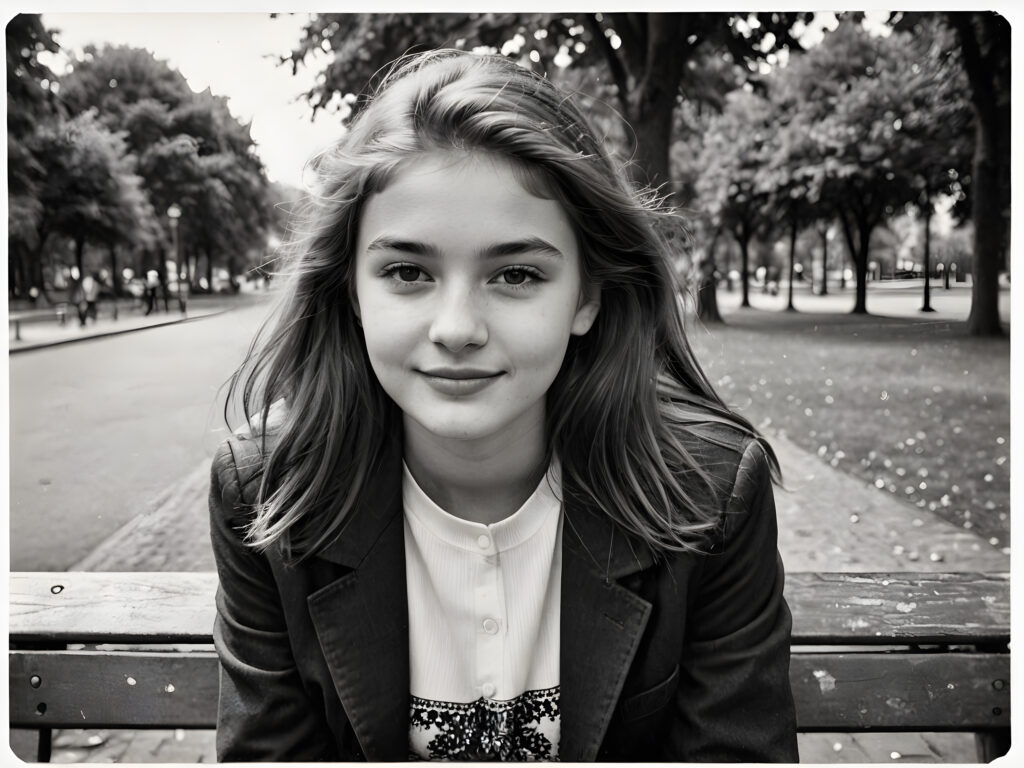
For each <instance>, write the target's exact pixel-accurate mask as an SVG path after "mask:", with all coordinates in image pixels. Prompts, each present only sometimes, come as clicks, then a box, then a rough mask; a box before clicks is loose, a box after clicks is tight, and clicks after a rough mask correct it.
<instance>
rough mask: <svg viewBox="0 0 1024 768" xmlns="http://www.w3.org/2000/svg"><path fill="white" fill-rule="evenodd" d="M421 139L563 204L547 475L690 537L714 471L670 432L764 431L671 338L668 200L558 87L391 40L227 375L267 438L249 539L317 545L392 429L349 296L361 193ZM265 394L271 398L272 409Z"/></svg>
mask: <svg viewBox="0 0 1024 768" xmlns="http://www.w3.org/2000/svg"><path fill="white" fill-rule="evenodd" d="M431 150H434V151H436V150H449V151H460V152H487V153H492V154H496V155H499V156H501V157H503V158H505V159H506V160H507V161H509V162H511V163H512V165H513V167H514V168H515V169H516V170H517V171H518V172H519V173H518V175H519V178H520V180H521V182H522V183H523V185H524V187H525V188H526V189H527V190H528V191H530V192H531V193H533V194H536V195H538V196H541V197H546V198H549V199H554V200H556V201H558V202H559V203H560V204H561V205H562V206H563V208H564V209H565V211H566V213H567V215H568V216H569V218H570V221H571V223H572V225H573V227H574V229H575V233H576V236H577V238H578V241H579V252H580V254H581V261H582V270H583V273H584V274H583V279H584V281H585V282H589V283H591V284H594V285H598V286H600V299H601V309H600V312H599V313H598V316H597V319H596V321H595V323H594V325H593V326H592V327H591V329H590V331H589V332H588V333H587V334H585V335H583V336H574V337H572V338H571V340H570V343H569V347H568V350H567V352H566V356H565V360H564V362H563V365H562V368H561V370H560V372H559V374H558V376H557V377H556V379H555V381H554V383H553V384H552V386H551V389H550V390H549V392H548V407H547V414H548V423H547V429H548V434H549V451H551V452H553V453H555V454H557V455H558V457H559V459H560V461H561V466H562V487H563V493H564V494H565V495H566V497H567V498H571V499H572V500H573V501H574V502H576V503H579V504H583V505H586V506H587V507H589V508H590V509H593V510H597V511H599V512H600V513H603V514H605V515H607V516H608V517H609V518H611V519H612V520H613V521H614V522H615V523H616V524H617V526H618V527H619V528H620V529H621V530H622V531H623V532H624V533H625V534H626V535H627V536H629V537H632V539H633V540H635V541H637V542H639V543H641V544H646V545H647V546H649V547H650V548H652V549H653V550H654V552H655V553H664V552H666V551H679V550H700V549H701V548H702V546H703V544H704V543H705V542H706V537H707V535H708V534H709V533H710V532H711V530H712V529H713V528H714V527H715V525H716V523H717V521H718V518H719V510H718V504H715V503H709V501H708V499H709V498H714V497H715V495H716V494H718V493H721V492H727V491H728V489H727V488H715V487H714V485H713V479H712V477H711V476H710V475H709V474H708V473H707V472H706V471H705V470H704V469H703V468H702V466H701V464H700V462H699V461H698V460H696V459H695V458H694V457H693V456H692V455H691V454H690V453H689V452H688V450H687V448H686V447H685V443H688V442H689V444H690V445H692V444H693V443H692V441H687V439H686V437H687V435H686V433H687V432H688V431H690V430H692V429H694V425H696V424H698V423H705V422H708V421H714V422H720V423H724V424H727V425H731V427H733V428H734V429H735V430H738V431H739V432H740V433H743V434H746V435H749V436H751V437H753V438H754V439H757V440H761V441H762V442H763V439H762V438H761V437H760V435H758V433H757V431H756V430H755V429H754V427H753V426H752V425H751V424H750V423H749V422H748V421H747V420H746V419H744V418H743V417H741V416H740V415H738V414H736V413H734V412H733V411H731V410H730V409H729V408H728V407H727V406H726V405H725V403H723V402H722V400H721V399H720V398H719V397H718V395H717V394H716V393H715V391H714V389H713V388H712V386H711V384H710V382H709V381H708V379H707V377H706V376H705V374H704V373H703V371H702V370H701V368H700V365H699V364H698V362H697V360H696V359H695V357H694V355H693V352H692V351H691V349H690V346H689V344H688V343H687V340H686V334H685V333H684V328H683V323H682V317H681V311H680V295H681V290H680V286H679V285H678V284H677V279H676V273H675V270H674V269H673V267H672V266H671V259H670V254H671V247H675V248H678V247H681V244H680V243H679V242H678V241H676V242H675V243H674V244H672V243H671V240H670V236H671V233H673V232H675V231H680V232H681V231H682V230H681V229H680V228H679V227H678V225H677V222H678V219H677V218H676V217H675V215H674V213H673V212H672V211H671V210H669V209H667V208H665V207H664V206H663V205H662V202H661V201H660V200H659V198H658V197H657V196H656V195H655V194H653V193H652V192H650V191H640V190H637V189H635V188H634V187H633V186H632V185H631V184H630V183H629V182H628V181H627V177H626V175H625V174H624V173H623V171H622V169H621V168H620V167H618V166H617V164H616V163H615V162H613V160H612V159H611V157H610V156H609V155H608V153H606V152H604V151H603V150H602V147H601V145H600V143H599V142H598V140H596V139H595V137H594V134H593V132H592V130H591V129H590V127H589V126H588V123H587V121H586V120H585V119H584V117H583V116H582V114H580V112H579V110H578V108H577V107H576V106H575V105H574V104H573V101H572V99H571V98H570V97H569V96H568V95H566V94H564V93H562V92H561V91H559V90H558V89H557V88H556V87H555V86H554V85H552V84H551V83H550V82H549V81H548V80H547V79H545V78H544V77H542V76H540V75H537V74H535V73H533V72H531V71H529V70H528V69H525V68H523V67H520V66H519V65H517V64H515V63H514V62H512V61H510V60H508V59H506V58H504V57H501V56H488V55H476V54H470V53H466V52H463V51H434V52H430V53H426V54H419V55H415V56H410V57H406V58H404V59H400V60H399V61H398V62H397V63H396V64H395V65H394V66H393V67H392V68H391V70H390V71H389V72H388V73H387V74H386V75H384V76H383V78H382V81H381V83H380V85H379V86H377V87H376V88H375V89H374V91H373V92H372V93H371V94H370V95H369V97H368V98H366V99H363V100H362V103H360V104H359V110H358V111H357V113H356V115H355V117H354V118H353V120H352V121H351V124H350V127H349V130H348V131H347V132H346V133H345V134H344V135H343V136H342V137H341V139H340V140H339V141H338V142H337V143H336V144H335V145H334V146H333V147H331V148H330V149H328V150H326V151H325V152H323V153H321V154H320V155H319V156H318V157H317V158H316V159H315V160H314V162H313V169H314V170H315V172H316V176H317V187H316V188H315V189H314V190H313V193H312V194H311V196H310V203H309V208H308V210H307V211H305V213H304V215H303V216H301V217H300V218H299V219H298V220H297V223H296V224H295V226H294V230H295V232H296V234H295V237H294V238H293V242H292V243H291V244H290V249H291V254H290V255H291V260H290V262H291V263H290V269H289V270H288V272H289V274H288V276H287V280H288V283H287V286H286V288H285V289H284V291H283V295H282V297H281V300H280V303H279V306H278V307H277V311H275V312H274V313H273V314H272V315H271V316H270V318H269V319H268V321H267V322H266V323H265V324H264V326H263V327H262V328H261V330H260V333H259V334H257V337H256V339H255V340H254V341H253V345H252V346H251V347H250V350H249V354H248V355H247V358H246V361H245V362H244V363H243V365H242V366H241V367H240V368H239V370H238V371H237V372H236V373H235V376H234V377H233V378H232V381H231V385H230V395H229V401H228V408H227V409H226V413H227V410H229V409H230V408H231V404H232V402H234V401H237V399H238V398H239V397H240V398H241V402H242V409H243V412H244V413H245V414H247V415H248V416H247V419H248V420H249V422H250V427H251V428H252V430H253V431H254V432H259V433H261V434H262V435H263V439H264V441H265V442H264V447H265V450H264V453H265V456H264V462H263V468H262V476H261V479H260V486H259V490H258V492H257V495H256V504H255V515H254V517H253V519H252V523H251V525H250V527H249V529H248V531H247V541H248V542H249V543H250V544H251V545H252V546H254V547H256V548H258V549H263V548H266V547H268V546H270V545H271V544H272V543H274V542H277V541H280V542H281V544H282V545H284V547H285V551H286V556H287V557H288V558H290V559H292V560H301V559H304V558H305V557H308V556H309V555H311V554H314V553H316V552H317V551H319V550H320V549H322V548H323V547H325V546H326V545H327V544H329V543H330V542H331V541H332V540H333V539H334V538H335V537H336V536H337V535H338V533H339V531H340V529H341V527H342V526H343V524H344V521H345V520H346V518H347V517H348V515H349V514H350V513H351V512H352V510H353V508H354V506H355V503H356V499H357V498H358V497H359V494H360V492H361V491H362V490H363V489H364V488H365V486H366V484H367V483H368V481H369V480H370V478H371V477H372V476H373V474H374V471H375V469H376V468H377V466H378V465H379V462H380V461H381V458H382V456H383V455H384V453H385V450H386V444H387V442H388V440H392V439H394V436H395V435H400V434H401V415H400V414H399V413H398V412H397V406H396V405H395V404H394V403H393V402H392V401H391V400H390V399H389V398H388V397H387V395H386V394H385V393H384V391H383V389H382V388H381V386H380V384H379V383H378V382H377V380H376V378H375V375H374V373H373V371H372V369H371V367H370V363H369V358H368V356H367V352H366V347H365V344H364V340H363V335H362V330H361V328H360V326H359V324H358V321H357V318H356V313H355V311H354V303H353V296H354V264H355V243H356V234H357V228H358V224H359V218H360V213H361V211H362V209H363V206H364V204H365V202H366V200H367V198H368V197H369V196H370V195H372V194H374V193H375V192H377V191H380V190H382V189H384V188H385V186H386V185H387V184H388V182H389V180H390V179H391V178H392V177H393V176H394V174H395V172H396V171H397V170H398V169H400V168H401V166H402V164H403V162H405V161H408V160H410V159H413V158H415V157H416V156H417V155H419V154H420V153H423V152H425V151H431ZM279 401H284V403H285V404H286V405H285V406H284V408H283V409H282V408H281V405H280V402H279ZM275 403H278V405H277V406H275ZM272 406H275V409H281V410H283V412H284V415H283V417H282V418H280V419H277V420H276V422H277V423H275V419H274V418H273V413H272V410H271V409H272ZM271 434H272V437H273V439H272V443H268V442H266V440H267V437H268V435H271ZM268 445H270V449H269V450H268V449H267V446H268ZM764 447H765V451H766V453H767V455H768V457H769V462H770V464H771V469H772V474H773V477H774V478H775V479H776V480H777V479H778V476H779V469H778V463H777V461H776V459H775V456H774V454H773V453H772V451H771V448H770V447H769V446H768V445H767V444H766V443H764ZM708 492H710V496H709V493H708Z"/></svg>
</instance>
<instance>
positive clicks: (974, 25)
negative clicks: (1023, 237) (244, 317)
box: [946, 11, 1010, 336]
mask: <svg viewBox="0 0 1024 768" xmlns="http://www.w3.org/2000/svg"><path fill="white" fill-rule="evenodd" d="M946 17H947V18H948V20H949V23H950V25H951V26H952V27H953V28H954V29H955V30H956V32H957V35H958V37H959V40H960V45H961V50H962V52H963V62H964V68H965V70H966V72H967V80H968V82H969V83H970V95H971V105H972V107H973V109H974V115H975V147H974V171H973V173H972V196H973V209H972V218H973V220H974V281H973V288H972V292H971V313H970V315H969V316H968V318H967V330H968V333H970V334H971V335H973V336H999V335H1001V334H1002V332H1003V331H1002V326H1001V324H1000V321H999V270H1000V269H1001V268H1002V265H1003V263H1004V261H1005V253H1006V249H1007V240H1008V234H1009V225H1008V222H1009V216H1010V25H1009V23H1008V22H1007V21H1006V19H1004V18H1003V17H1002V16H999V15H997V14H995V13H992V12H981V11H974V12H969V13H967V12H948V13H947V14H946Z"/></svg>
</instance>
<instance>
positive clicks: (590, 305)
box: [571, 283, 601, 336]
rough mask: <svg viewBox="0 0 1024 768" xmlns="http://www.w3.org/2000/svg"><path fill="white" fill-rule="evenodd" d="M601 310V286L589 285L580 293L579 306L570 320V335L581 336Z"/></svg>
mask: <svg viewBox="0 0 1024 768" xmlns="http://www.w3.org/2000/svg"><path fill="white" fill-rule="evenodd" d="M600 309H601V286H600V285H597V284H593V283H591V284H590V285H588V286H586V287H584V289H583V290H581V291H580V301H579V306H577V307H576V314H575V315H574V316H573V318H572V329H571V332H572V335H573V336H582V335H583V334H585V333H586V332H587V331H589V330H590V327H591V326H592V325H593V324H594V320H596V319H597V313H598V310H600Z"/></svg>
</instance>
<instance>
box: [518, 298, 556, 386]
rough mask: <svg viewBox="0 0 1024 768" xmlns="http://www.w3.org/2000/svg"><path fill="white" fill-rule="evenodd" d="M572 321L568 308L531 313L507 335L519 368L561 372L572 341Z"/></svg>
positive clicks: (553, 308)
mask: <svg viewBox="0 0 1024 768" xmlns="http://www.w3.org/2000/svg"><path fill="white" fill-rule="evenodd" d="M569 330H570V327H569V320H568V318H567V317H566V313H565V311H564V308H562V307H557V306H556V307H552V308H549V310H548V311H538V312H531V313H529V314H526V315H524V316H523V317H522V318H520V322H518V323H516V324H515V326H514V327H512V328H509V329H507V332H506V334H505V339H506V343H507V344H508V345H509V351H510V352H512V354H513V355H514V357H515V359H517V360H518V361H519V367H520V368H524V369H529V370H532V371H544V372H548V373H551V374H552V375H553V374H554V373H557V371H558V369H559V368H561V366H562V360H563V359H564V358H565V349H566V347H567V346H568V344H569V337H570V333H569Z"/></svg>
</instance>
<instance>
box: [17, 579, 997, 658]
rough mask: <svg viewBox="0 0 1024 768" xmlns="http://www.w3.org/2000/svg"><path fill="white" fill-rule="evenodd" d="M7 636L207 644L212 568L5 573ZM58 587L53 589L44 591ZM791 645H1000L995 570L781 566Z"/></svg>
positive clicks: (211, 612)
mask: <svg viewBox="0 0 1024 768" xmlns="http://www.w3.org/2000/svg"><path fill="white" fill-rule="evenodd" d="M10 585H11V591H10V625H9V626H10V635H11V640H12V641H13V642H15V643H17V642H40V641H42V642H66V643H132V642H135V643H160V642H166V643H177V642H198V643H202V642H209V641H210V633H211V631H212V629H213V617H214V610H215V609H214V602H213V598H214V592H215V591H216V588H217V575H216V574H214V573H105V572H68V573H60V574H54V573H12V574H11V578H10ZM57 587H60V589H59V590H58V591H54V590H55V589H56V588H57ZM786 597H787V599H788V601H789V604H790V608H791V609H792V611H793V643H794V644H795V645H851V644H859V643H874V644H879V645H886V644H890V645H891V644H894V643H900V642H903V643H907V642H914V643H918V644H925V643H946V644H950V643H954V644H956V643H962V644H972V643H1005V642H1006V641H1007V640H1008V639H1009V636H1010V583H1009V579H1008V577H1007V576H1006V575H1004V574H978V573H899V574H853V573H850V574H841V573H829V574H818V573H791V574H788V575H787V577H786Z"/></svg>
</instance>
